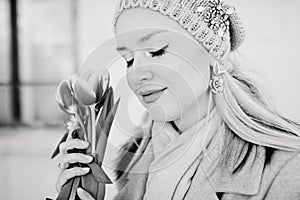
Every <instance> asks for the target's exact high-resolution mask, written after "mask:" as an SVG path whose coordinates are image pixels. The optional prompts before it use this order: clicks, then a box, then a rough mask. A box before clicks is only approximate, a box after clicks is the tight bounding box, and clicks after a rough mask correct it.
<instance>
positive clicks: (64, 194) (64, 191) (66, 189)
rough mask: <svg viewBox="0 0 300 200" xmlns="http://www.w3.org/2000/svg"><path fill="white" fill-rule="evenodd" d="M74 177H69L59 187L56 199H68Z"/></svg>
mask: <svg viewBox="0 0 300 200" xmlns="http://www.w3.org/2000/svg"><path fill="white" fill-rule="evenodd" d="M73 183H74V179H73V178H72V179H69V180H68V181H67V182H66V183H65V184H64V185H63V186H62V188H61V190H60V192H59V194H58V196H57V198H56V200H68V199H69V197H70V195H71V190H72V187H73Z"/></svg>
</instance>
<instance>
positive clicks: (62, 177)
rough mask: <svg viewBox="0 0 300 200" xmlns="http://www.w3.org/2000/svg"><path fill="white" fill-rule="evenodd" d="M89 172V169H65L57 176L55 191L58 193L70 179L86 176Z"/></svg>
mask: <svg viewBox="0 0 300 200" xmlns="http://www.w3.org/2000/svg"><path fill="white" fill-rule="evenodd" d="M89 171H90V168H88V167H84V168H81V167H73V168H71V169H65V170H63V171H62V172H61V173H60V174H59V175H58V179H57V182H56V184H55V187H56V191H57V192H59V191H60V190H61V187H62V186H63V185H64V184H65V183H66V182H67V181H68V180H69V179H70V178H73V177H75V176H82V175H85V174H87V173H88V172H89Z"/></svg>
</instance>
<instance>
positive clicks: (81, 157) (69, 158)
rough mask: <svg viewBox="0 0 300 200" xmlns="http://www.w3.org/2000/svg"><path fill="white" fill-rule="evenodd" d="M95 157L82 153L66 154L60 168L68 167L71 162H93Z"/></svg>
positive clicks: (62, 158)
mask: <svg viewBox="0 0 300 200" xmlns="http://www.w3.org/2000/svg"><path fill="white" fill-rule="evenodd" d="M92 160H93V157H92V156H89V155H85V154H82V153H72V154H65V155H64V156H63V157H61V161H60V165H59V166H60V168H62V169H66V168H67V167H68V166H69V163H86V164H87V163H90V162H92Z"/></svg>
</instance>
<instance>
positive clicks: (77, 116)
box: [75, 112, 88, 141]
mask: <svg viewBox="0 0 300 200" xmlns="http://www.w3.org/2000/svg"><path fill="white" fill-rule="evenodd" d="M75 118H76V120H78V122H79V124H80V126H81V128H82V130H83V133H84V134H83V135H84V139H85V141H88V140H87V135H86V130H85V127H84V124H83V122H82V120H81V118H80V116H79V115H78V113H77V112H75Z"/></svg>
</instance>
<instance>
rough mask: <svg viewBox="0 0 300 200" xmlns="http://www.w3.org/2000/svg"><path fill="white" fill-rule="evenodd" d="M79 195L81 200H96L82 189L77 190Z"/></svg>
mask: <svg viewBox="0 0 300 200" xmlns="http://www.w3.org/2000/svg"><path fill="white" fill-rule="evenodd" d="M77 194H78V196H79V197H80V199H81V200H95V199H94V198H93V197H92V195H91V194H90V193H88V192H87V191H85V190H83V189H82V188H77Z"/></svg>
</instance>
